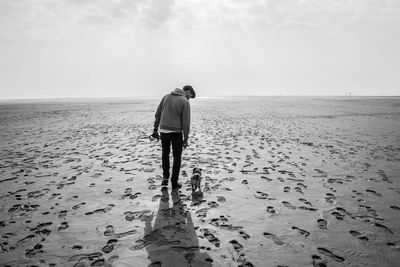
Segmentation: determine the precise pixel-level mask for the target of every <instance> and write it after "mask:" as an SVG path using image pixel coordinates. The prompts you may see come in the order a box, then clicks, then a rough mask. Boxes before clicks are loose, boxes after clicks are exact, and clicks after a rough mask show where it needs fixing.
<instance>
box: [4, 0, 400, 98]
mask: <svg viewBox="0 0 400 267" xmlns="http://www.w3.org/2000/svg"><path fill="white" fill-rule="evenodd" d="M399 47H400V0H212V1H206V0H18V1H16V0H0V99H12V98H62V97H71V98H72V97H135V96H144V97H147V96H150V97H153V96H162V95H163V94H165V93H167V92H169V91H171V90H172V89H174V88H175V87H182V86H183V85H185V84H192V85H193V86H194V88H195V89H196V91H197V94H198V95H199V96H221V95H347V94H348V93H349V92H351V93H352V94H353V95H400V50H399Z"/></svg>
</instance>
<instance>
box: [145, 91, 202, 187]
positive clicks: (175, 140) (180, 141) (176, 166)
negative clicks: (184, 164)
mask: <svg viewBox="0 0 400 267" xmlns="http://www.w3.org/2000/svg"><path fill="white" fill-rule="evenodd" d="M195 97H196V93H195V91H194V90H193V88H192V86H190V85H185V86H184V87H183V88H182V89H179V88H176V89H175V90H174V91H172V92H171V93H170V94H168V95H165V96H164V97H163V98H162V99H161V102H160V104H159V105H158V108H157V111H156V114H155V122H154V131H153V134H152V137H153V138H158V137H159V135H158V127H160V134H161V146H162V169H163V180H162V183H161V185H162V186H167V185H168V180H169V174H170V173H169V169H170V167H169V153H170V148H171V145H172V155H173V158H174V163H173V166H172V176H171V185H172V189H179V188H181V187H182V184H181V183H178V178H179V171H180V168H181V156H182V148H186V147H187V145H188V139H189V131H190V103H189V99H190V98H195Z"/></svg>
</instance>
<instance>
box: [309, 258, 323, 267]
mask: <svg viewBox="0 0 400 267" xmlns="http://www.w3.org/2000/svg"><path fill="white" fill-rule="evenodd" d="M311 257H312V260H313V261H312V264H313V266H314V267H326V264H325V262H324V261H323V260H322V258H321V257H320V256H318V255H311Z"/></svg>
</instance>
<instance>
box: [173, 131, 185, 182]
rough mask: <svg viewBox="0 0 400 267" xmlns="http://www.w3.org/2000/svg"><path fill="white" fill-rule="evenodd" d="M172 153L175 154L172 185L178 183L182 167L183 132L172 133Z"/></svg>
mask: <svg viewBox="0 0 400 267" xmlns="http://www.w3.org/2000/svg"><path fill="white" fill-rule="evenodd" d="M171 135H172V138H171V139H172V140H171V141H172V155H173V156H174V164H173V166H172V176H171V184H172V187H173V188H174V187H176V186H177V185H178V179H179V171H180V169H181V156H182V145H183V140H182V133H172V134H171Z"/></svg>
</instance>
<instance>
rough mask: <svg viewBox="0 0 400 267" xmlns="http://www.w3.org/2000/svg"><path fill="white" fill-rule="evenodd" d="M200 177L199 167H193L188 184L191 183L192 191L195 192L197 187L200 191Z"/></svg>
mask: <svg viewBox="0 0 400 267" xmlns="http://www.w3.org/2000/svg"><path fill="white" fill-rule="evenodd" d="M201 179H202V177H201V169H200V168H194V169H193V174H192V177H191V178H190V184H191V185H192V191H193V192H195V191H196V189H197V188H198V189H199V191H200V192H201V188H200V183H201Z"/></svg>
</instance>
